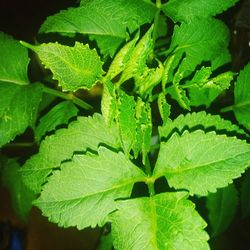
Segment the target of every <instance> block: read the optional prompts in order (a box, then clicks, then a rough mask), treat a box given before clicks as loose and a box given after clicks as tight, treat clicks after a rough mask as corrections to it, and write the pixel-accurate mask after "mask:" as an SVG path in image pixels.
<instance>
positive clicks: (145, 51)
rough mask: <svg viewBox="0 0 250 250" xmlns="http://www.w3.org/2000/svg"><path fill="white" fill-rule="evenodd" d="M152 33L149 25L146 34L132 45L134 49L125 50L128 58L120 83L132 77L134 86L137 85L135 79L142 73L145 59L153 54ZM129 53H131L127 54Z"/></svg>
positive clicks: (145, 66)
mask: <svg viewBox="0 0 250 250" xmlns="http://www.w3.org/2000/svg"><path fill="white" fill-rule="evenodd" d="M152 33H153V26H151V27H150V29H149V30H148V31H147V32H146V34H145V35H144V36H143V37H142V38H141V39H140V40H139V42H138V43H137V44H136V46H135V47H134V50H133V51H132V52H130V51H128V52H127V53H128V54H127V56H129V60H128V62H127V65H125V67H124V70H123V72H122V76H121V78H120V80H119V83H120V84H121V83H123V82H125V81H127V80H128V79H130V78H132V77H134V78H135V85H136V87H138V86H139V85H138V84H137V81H138V79H139V78H140V77H141V76H142V75H143V73H144V71H145V69H146V68H147V64H146V63H147V60H148V59H149V57H150V56H152V54H153V39H152ZM135 39H136V37H135ZM130 53H131V55H129V54H130ZM139 80H140V79H139Z"/></svg>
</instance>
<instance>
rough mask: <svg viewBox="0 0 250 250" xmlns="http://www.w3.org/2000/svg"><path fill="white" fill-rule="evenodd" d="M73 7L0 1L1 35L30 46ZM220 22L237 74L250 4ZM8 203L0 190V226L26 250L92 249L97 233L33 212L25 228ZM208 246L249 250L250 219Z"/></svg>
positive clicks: (246, 53)
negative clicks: (50, 20)
mask: <svg viewBox="0 0 250 250" xmlns="http://www.w3.org/2000/svg"><path fill="white" fill-rule="evenodd" d="M107 1H108V0H107ZM114 1H115V0H114ZM135 1H136V0H135ZM208 1H209V0H208ZM75 5H77V0H34V1H31V0H19V1H18V0H12V1H11V0H0V31H3V32H5V33H7V34H10V35H12V36H13V37H14V38H16V39H19V40H25V41H28V42H31V43H32V42H33V41H34V40H35V37H36V34H37V32H38V30H39V27H40V25H41V24H42V23H43V22H44V20H45V19H46V17H47V16H50V15H53V14H55V13H57V12H58V11H59V10H61V9H65V8H67V7H69V6H75ZM219 18H221V19H222V20H223V21H224V22H226V24H227V25H228V27H229V29H230V33H231V42H230V50H231V53H232V55H233V62H232V68H233V69H234V70H235V71H238V70H240V69H242V67H243V66H244V65H245V64H246V63H247V62H248V61H249V60H250V47H249V43H250V0H241V1H239V3H238V4H237V5H236V6H235V7H233V8H231V9H230V10H228V11H227V12H226V13H224V14H222V15H220V16H219ZM211 39H212V38H211ZM7 201H9V196H8V194H7V193H6V191H5V190H1V193H0V204H4V205H1V207H0V223H1V222H3V221H4V222H6V221H9V222H8V223H10V224H11V225H12V226H14V227H17V228H20V229H21V230H23V231H24V233H25V237H26V240H27V239H28V241H29V242H28V243H27V242H26V245H27V246H28V247H27V249H28V250H40V249H41V250H42V249H46V250H49V249H54V250H57V249H60V250H71V249H72V250H77V249H87V250H88V249H90V250H91V249H93V248H94V245H95V244H96V240H97V237H98V236H97V235H98V234H97V231H98V230H97V231H90V230H84V231H83V232H78V231H77V230H76V229H60V228H58V227H57V226H56V225H53V224H52V223H49V222H48V221H47V218H43V217H42V216H41V215H40V212H39V211H38V210H36V209H33V210H32V213H31V215H30V218H29V221H28V226H27V225H25V224H23V223H21V222H20V221H19V220H18V219H17V218H16V217H15V216H14V215H13V213H12V211H11V208H10V206H9V202H7ZM211 244H212V245H213V248H212V249H216V250H217V249H218V250H223V249H226V250H234V249H235V250H236V249H237V250H243V249H246V250H247V249H250V223H249V218H247V219H245V220H243V219H242V218H241V216H240V214H239V215H238V216H237V217H236V218H235V221H234V223H233V224H232V226H231V227H230V228H229V229H228V230H227V231H226V232H225V233H224V234H222V235H221V236H220V237H218V238H217V239H216V240H212V241H211ZM0 250H2V249H1V248H0ZM180 250H182V249H180Z"/></svg>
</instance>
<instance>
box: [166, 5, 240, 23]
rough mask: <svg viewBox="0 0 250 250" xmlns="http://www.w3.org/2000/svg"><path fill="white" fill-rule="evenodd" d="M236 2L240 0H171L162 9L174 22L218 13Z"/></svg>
mask: <svg viewBox="0 0 250 250" xmlns="http://www.w3.org/2000/svg"><path fill="white" fill-rule="evenodd" d="M236 2H238V0H210V1H207V0H182V1H179V0H169V1H168V2H167V3H166V4H164V5H163V6H162V10H163V12H164V13H165V15H167V16H169V17H170V18H171V19H173V20H174V22H179V21H181V22H183V21H184V22H191V21H193V20H194V19H196V18H197V19H199V20H200V19H201V18H207V17H210V16H215V15H218V14H220V13H222V12H223V11H225V10H226V9H228V8H230V7H231V6H233V5H234V4H235V3H236Z"/></svg>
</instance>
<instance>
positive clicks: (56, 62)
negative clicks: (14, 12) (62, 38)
mask: <svg viewBox="0 0 250 250" xmlns="http://www.w3.org/2000/svg"><path fill="white" fill-rule="evenodd" d="M22 44H23V45H25V46H27V47H28V48H30V49H32V50H34V51H35V52H36V53H37V54H38V56H39V58H40V59H41V61H42V63H43V64H44V65H45V67H46V68H48V69H50V70H51V71H52V73H53V77H54V79H55V80H58V82H59V85H60V86H62V89H63V90H64V91H76V90H78V89H80V88H84V89H91V87H93V86H94V85H95V84H96V82H97V81H98V80H100V79H101V77H102V73H103V71H102V61H101V59H100V57H99V56H98V54H97V52H96V50H95V49H90V48H89V46H88V45H83V44H81V43H78V42H76V43H75V46H74V47H69V46H66V45H61V44H59V43H48V44H45V43H44V44H41V45H38V46H32V45H29V44H27V43H24V42H22Z"/></svg>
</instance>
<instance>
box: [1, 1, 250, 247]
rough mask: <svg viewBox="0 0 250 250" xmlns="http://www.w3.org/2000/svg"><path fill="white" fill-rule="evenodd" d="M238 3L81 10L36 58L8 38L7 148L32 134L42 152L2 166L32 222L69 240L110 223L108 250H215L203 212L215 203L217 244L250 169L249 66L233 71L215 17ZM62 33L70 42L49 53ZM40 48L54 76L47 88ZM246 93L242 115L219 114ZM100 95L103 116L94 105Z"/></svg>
mask: <svg viewBox="0 0 250 250" xmlns="http://www.w3.org/2000/svg"><path fill="white" fill-rule="evenodd" d="M236 2H237V0H226V1H225V0H216V1H207V0H199V1H196V0H190V1H188V0H183V1H177V0H169V1H167V2H166V3H161V1H160V0H157V1H156V3H153V2H151V1H149V0H140V1H134V0H126V1H125V0H117V1H104V0H91V1H85V0H82V1H80V3H79V6H78V7H74V8H69V9H67V10H63V11H61V12H60V13H58V14H55V15H54V16H50V17H48V19H47V20H46V21H45V22H44V23H43V25H42V26H41V28H40V31H39V36H38V41H39V42H37V43H36V44H35V45H31V44H29V43H27V42H24V41H21V42H19V41H16V40H14V39H13V38H12V37H10V36H8V35H6V34H4V33H0V55H1V56H0V93H1V100H0V104H1V105H0V118H1V120H0V131H1V138H0V146H2V147H3V149H6V148H8V147H10V146H13V145H14V146H15V144H17V146H18V143H19V144H20V139H18V138H16V136H17V135H20V134H23V133H24V132H25V131H26V129H27V128H28V127H29V128H31V129H32V130H33V133H34V141H33V143H32V145H33V146H34V145H37V147H39V149H38V152H37V153H36V154H34V155H32V156H30V158H29V159H28V160H26V159H25V157H22V158H21V159H6V157H4V158H3V157H2V158H3V159H4V161H3V162H4V164H3V168H2V179H3V184H4V185H5V186H7V187H8V188H9V189H10V191H11V195H12V200H13V205H14V208H15V209H16V212H17V213H18V214H19V215H20V217H22V218H25V217H26V216H27V214H28V212H29V210H30V208H31V206H32V204H33V205H35V206H37V207H38V208H40V209H41V211H42V213H43V215H44V216H46V217H48V219H49V220H50V221H51V222H54V223H57V224H58V225H59V226H61V227H70V226H74V227H77V228H78V229H79V230H81V229H84V228H86V227H97V226H99V227H105V226H106V225H107V224H109V223H111V236H103V238H102V240H101V245H100V248H99V249H107V246H108V248H109V249H111V248H112V244H113V246H114V248H115V249H136V250H137V249H177V250H180V249H185V250H187V249H192V250H194V249H197V250H201V249H209V244H208V240H209V236H208V233H207V232H206V231H205V228H206V225H207V224H206V222H205V220H204V219H203V218H202V217H201V216H200V215H199V213H198V211H197V210H196V209H195V203H199V201H200V198H201V197H206V198H205V199H206V204H207V214H208V223H209V225H210V227H211V232H210V235H211V237H214V236H216V235H218V234H219V233H221V232H223V231H224V230H225V229H226V228H227V227H228V226H229V225H230V223H231V221H232V220H233V218H234V214H235V212H236V210H237V205H238V202H239V199H238V196H239V194H238V191H237V188H236V187H235V186H234V185H233V184H231V183H232V182H233V180H234V179H236V178H239V177H240V176H241V175H242V174H243V173H244V172H245V171H246V170H247V168H248V167H249V164H250V145H249V144H248V143H247V139H248V136H249V128H250V121H249V107H250V105H249V103H250V95H249V92H248V84H250V82H249V79H250V64H248V65H246V67H245V68H244V69H243V70H242V71H241V72H240V73H239V76H237V73H235V72H232V71H227V70H226V69H230V64H229V63H230V60H231V59H230V53H229V51H228V48H227V47H228V43H229V32H228V28H227V26H226V25H225V24H224V23H223V22H222V21H220V20H219V19H217V18H215V17H214V16H216V15H218V14H219V13H222V12H223V11H225V10H226V9H228V8H229V7H231V6H233V5H234V4H235V3H236ZM171 27H173V30H172V29H171ZM53 33H58V34H59V35H60V37H61V40H60V41H61V43H59V42H49V43H42V41H43V39H44V38H45V37H47V38H46V39H48V37H50V35H51V34H53ZM76 34H78V36H76ZM79 34H80V38H81V39H82V40H81V39H80V40H81V41H80V40H78V41H76V37H78V39H79ZM51 38H52V36H51ZM83 39H84V41H85V40H86V41H88V42H87V43H86V44H84V43H83V42H82V41H83ZM65 41H75V43H74V45H73V46H72V43H69V44H71V45H69V44H67V43H65ZM28 49H30V50H32V51H33V52H34V53H35V54H36V55H37V56H38V58H39V61H40V62H41V63H42V65H43V66H44V68H46V69H48V71H44V72H45V73H44V77H43V78H42V79H39V81H36V82H32V81H30V80H29V77H28V69H27V67H28V63H29V60H30V59H29V57H28ZM33 55H34V54H33ZM36 58H37V57H36ZM33 60H35V59H34V58H33ZM236 78H237V79H236ZM235 80H236V83H235V88H234V95H235V100H234V104H233V105H232V106H230V107H222V106H220V105H219V104H220V100H221V99H220V98H223V96H224V97H225V96H226V95H227V94H228V95H230V91H228V89H229V87H230V86H232V84H233V82H234V81H235ZM55 83H58V86H55ZM98 89H101V104H100V108H94V107H93V106H92V105H90V104H89V103H88V99H87V98H86V92H88V93H91V92H94V91H95V90H98ZM97 92H98V91H97ZM48 95H52V96H54V97H55V98H56V97H58V98H60V99H65V100H64V101H63V102H61V100H60V101H58V99H55V100H54V101H53V102H52V104H51V103H50V102H49V101H47V99H48ZM98 98H99V97H98V95H97V97H96V99H97V100H98ZM214 103H216V104H217V105H214V106H213V104H214ZM218 107H219V109H221V111H224V112H225V111H233V112H234V114H235V117H236V119H237V121H238V125H237V124H233V123H232V122H231V121H229V120H225V119H223V118H222V116H221V115H219V114H218V113H219V111H220V110H219V109H218ZM100 109H101V113H100V112H98V110H100ZM211 110H212V113H210V112H211ZM87 115H88V116H87ZM12 141H13V142H12ZM25 143H26V144H27V142H25ZM22 145H23V144H22V143H21V144H20V145H19V146H22ZM23 162H25V163H24V164H22V163H23ZM20 164H21V165H23V166H22V167H19V165H20ZM248 177H249V175H246V176H245V178H244V179H245V181H244V183H243V185H242V190H243V192H242V194H243V195H242V204H244V205H243V207H244V209H243V211H244V215H247V214H248V213H249V212H248V211H249V210H250V209H249V206H248V203H249V202H248V201H247V197H248V195H249V188H248V187H249V178H248ZM163 178H164V179H165V180H166V181H167V182H164V184H162V182H159V180H162V179H163ZM137 183H141V185H142V184H144V185H147V187H148V192H145V191H143V190H144V189H143V188H140V185H135V184H137ZM193 197H196V198H195V199H194V198H193Z"/></svg>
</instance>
